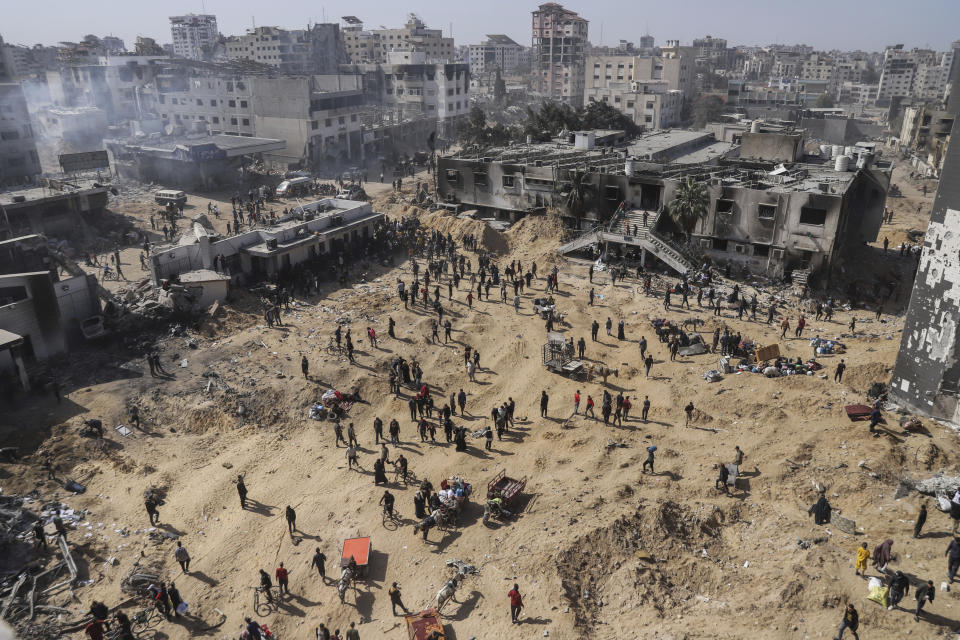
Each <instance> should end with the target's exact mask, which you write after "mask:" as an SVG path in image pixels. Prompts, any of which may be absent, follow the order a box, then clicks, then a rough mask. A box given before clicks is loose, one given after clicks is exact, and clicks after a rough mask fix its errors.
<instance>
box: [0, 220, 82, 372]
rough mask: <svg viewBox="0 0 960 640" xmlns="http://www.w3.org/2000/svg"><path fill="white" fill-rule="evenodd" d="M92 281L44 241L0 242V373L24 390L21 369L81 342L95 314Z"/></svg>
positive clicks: (38, 238)
mask: <svg viewBox="0 0 960 640" xmlns="http://www.w3.org/2000/svg"><path fill="white" fill-rule="evenodd" d="M98 293H99V290H98V285H97V280H96V277H95V276H93V275H88V274H85V273H83V271H82V270H81V269H79V268H78V267H76V265H72V264H71V263H69V262H68V261H67V260H66V259H65V258H63V257H62V256H61V255H59V254H57V253H56V252H55V251H54V250H52V249H51V248H50V244H49V241H48V239H47V238H46V237H44V236H42V235H38V234H31V235H24V236H19V237H15V238H9V239H6V240H2V241H0V327H2V328H3V331H2V332H0V372H5V371H10V370H12V371H14V372H15V373H16V375H17V377H18V378H20V381H21V385H22V386H23V387H24V388H25V389H29V388H30V385H29V382H28V380H27V377H26V366H29V365H30V364H32V363H34V362H36V361H38V360H44V359H46V358H49V357H51V356H54V355H56V354H58V353H63V352H66V351H68V350H69V348H70V347H71V346H74V345H77V344H80V343H82V342H83V341H84V339H85V338H84V333H83V328H82V325H83V323H84V321H85V320H87V319H89V318H90V317H92V316H95V315H96V314H98V313H100V298H99V295H98Z"/></svg>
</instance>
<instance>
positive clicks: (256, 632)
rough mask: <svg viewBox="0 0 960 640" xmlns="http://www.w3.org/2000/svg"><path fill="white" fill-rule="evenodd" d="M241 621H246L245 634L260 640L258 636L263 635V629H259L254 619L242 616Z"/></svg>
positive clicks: (252, 639) (252, 638)
mask: <svg viewBox="0 0 960 640" xmlns="http://www.w3.org/2000/svg"><path fill="white" fill-rule="evenodd" d="M260 572H261V573H263V569H261V570H260ZM243 621H244V622H246V623H247V634H248V635H249V636H250V638H251V640H260V638H262V637H263V631H261V629H260V625H259V624H257V621H256V620H251V619H250V618H244V619H243Z"/></svg>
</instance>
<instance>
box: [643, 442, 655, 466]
mask: <svg viewBox="0 0 960 640" xmlns="http://www.w3.org/2000/svg"><path fill="white" fill-rule="evenodd" d="M656 450H657V447H656V445H650V446H649V447H647V459H646V460H644V461H643V469H642V470H641V473H646V472H647V465H650V473H653V453H654V452H655V451H656Z"/></svg>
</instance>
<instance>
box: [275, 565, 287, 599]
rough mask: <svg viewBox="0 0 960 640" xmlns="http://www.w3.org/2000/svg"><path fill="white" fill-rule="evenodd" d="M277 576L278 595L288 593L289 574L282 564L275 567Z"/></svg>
mask: <svg viewBox="0 0 960 640" xmlns="http://www.w3.org/2000/svg"><path fill="white" fill-rule="evenodd" d="M275 575H276V576H277V585H278V586H279V587H280V593H281V594H283V593H287V594H289V593H290V572H289V571H288V570H287V568H286V567H284V566H283V563H282V562H281V563H280V566H279V567H277V570H276V572H275Z"/></svg>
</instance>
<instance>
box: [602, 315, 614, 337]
mask: <svg viewBox="0 0 960 640" xmlns="http://www.w3.org/2000/svg"><path fill="white" fill-rule="evenodd" d="M604 326H605V327H606V329H607V336H609V337H611V338H612V337H613V334H612V333H610V330H611V329H613V320H611V319H610V316H607V322H606V323H605V324H604Z"/></svg>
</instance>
